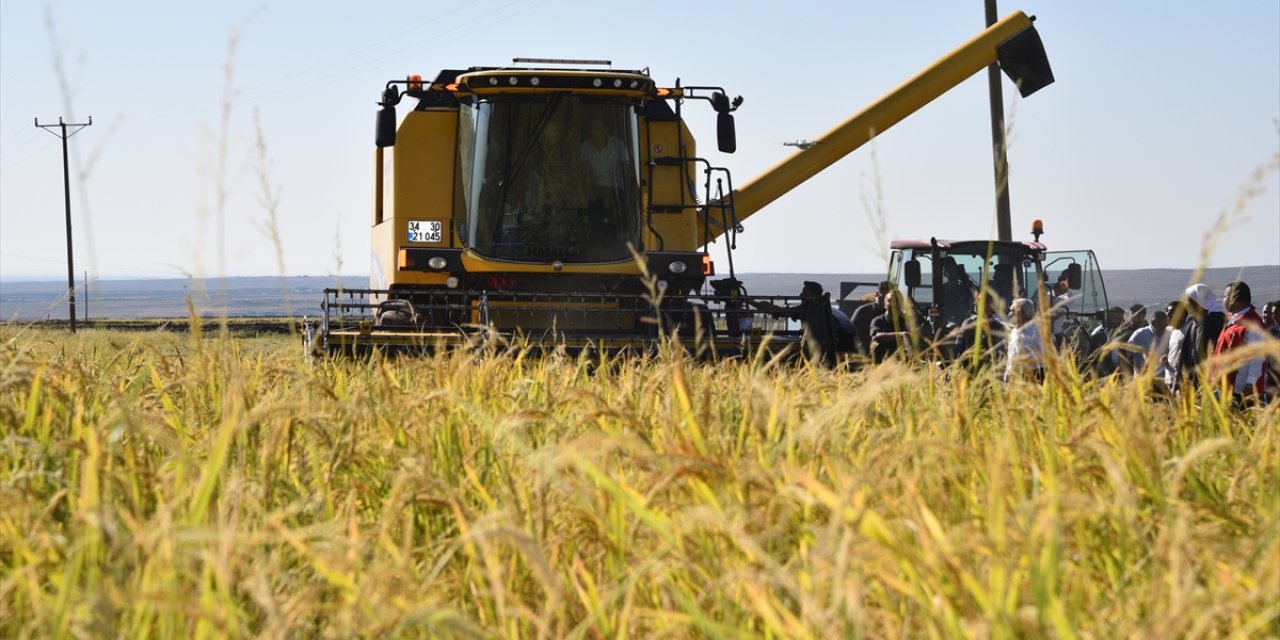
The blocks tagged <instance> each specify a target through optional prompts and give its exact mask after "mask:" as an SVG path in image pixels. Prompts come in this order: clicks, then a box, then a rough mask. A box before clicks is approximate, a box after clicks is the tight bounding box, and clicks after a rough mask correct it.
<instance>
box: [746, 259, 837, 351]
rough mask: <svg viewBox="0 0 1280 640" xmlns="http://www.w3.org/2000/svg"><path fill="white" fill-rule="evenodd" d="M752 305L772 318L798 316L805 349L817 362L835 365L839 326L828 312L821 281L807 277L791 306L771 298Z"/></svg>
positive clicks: (827, 300) (829, 300) (829, 305)
mask: <svg viewBox="0 0 1280 640" xmlns="http://www.w3.org/2000/svg"><path fill="white" fill-rule="evenodd" d="M755 306H756V308H757V309H760V310H761V311H765V312H767V313H768V314H769V315H771V316H773V317H775V318H790V319H792V320H799V321H800V324H801V326H802V327H804V347H805V352H806V353H807V354H808V355H809V357H810V358H812V359H813V360H814V361H816V362H821V363H822V364H824V365H826V366H828V367H834V366H835V364H836V340H837V339H838V338H839V331H840V328H839V325H838V321H837V320H836V317H835V315H834V314H832V313H831V295H830V294H828V293H824V292H823V290H822V285H821V284H818V283H817V282H813V281H812V280H806V281H805V283H804V288H803V289H801V290H800V304H798V305H796V306H794V307H781V306H778V305H776V304H772V303H770V302H756V303H755Z"/></svg>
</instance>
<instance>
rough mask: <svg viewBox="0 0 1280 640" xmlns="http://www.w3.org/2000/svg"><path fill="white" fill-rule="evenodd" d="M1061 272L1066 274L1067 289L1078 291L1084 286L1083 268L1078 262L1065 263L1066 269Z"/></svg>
mask: <svg viewBox="0 0 1280 640" xmlns="http://www.w3.org/2000/svg"><path fill="white" fill-rule="evenodd" d="M1063 273H1065V274H1066V276H1067V288H1068V289H1071V290H1073V291H1079V290H1080V288H1081V287H1083V286H1084V270H1083V269H1081V268H1080V263H1079V262H1073V263H1071V264H1069V265H1067V269H1066V271H1064V272H1063Z"/></svg>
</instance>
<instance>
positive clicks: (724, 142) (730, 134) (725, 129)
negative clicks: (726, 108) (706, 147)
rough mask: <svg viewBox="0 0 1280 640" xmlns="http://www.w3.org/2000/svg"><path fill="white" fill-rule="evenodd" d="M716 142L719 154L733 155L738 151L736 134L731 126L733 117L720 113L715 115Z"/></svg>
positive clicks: (732, 125)
mask: <svg viewBox="0 0 1280 640" xmlns="http://www.w3.org/2000/svg"><path fill="white" fill-rule="evenodd" d="M716 142H718V143H719V146H720V153H733V152H734V151H737V150H738V133H737V130H736V128H735V127H734V124H733V115H732V114H728V113H720V114H717V115H716Z"/></svg>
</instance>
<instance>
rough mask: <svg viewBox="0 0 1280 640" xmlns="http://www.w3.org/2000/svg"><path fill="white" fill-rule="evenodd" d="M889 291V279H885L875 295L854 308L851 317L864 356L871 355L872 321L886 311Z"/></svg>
mask: <svg viewBox="0 0 1280 640" xmlns="http://www.w3.org/2000/svg"><path fill="white" fill-rule="evenodd" d="M888 293H889V281H888V280H885V281H883V282H881V283H880V286H879V287H877V288H876V293H875V296H874V297H873V298H872V299H871V300H870V301H868V302H865V303H863V305H862V306H860V307H858V308H857V309H854V311H853V317H852V318H850V321H851V322H852V323H853V332H854V337H855V338H856V339H857V347H858V353H861V354H862V355H864V356H869V355H871V321H872V320H873V319H874V318H875V317H876V316H878V315H880V314H882V313H884V297H885V295H886V294H888Z"/></svg>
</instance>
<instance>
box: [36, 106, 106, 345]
mask: <svg viewBox="0 0 1280 640" xmlns="http://www.w3.org/2000/svg"><path fill="white" fill-rule="evenodd" d="M92 124H93V116H89V122H87V123H84V124H72V123H67V122H63V121H62V118H58V124H40V118H36V126H37V127H40V128H41V129H44V130H45V131H48V132H49V133H52V134H53V135H55V136H58V137H59V138H62V198H63V202H64V203H65V204H66V209H67V302H68V303H69V304H70V305H71V333H75V332H76V267H75V262H74V260H73V259H72V254H71V171H70V168H69V167H68V165H67V138H70V137H71V136H74V135H75V134H77V133H79V131H80V130H81V129H83V128H85V127H87V126H89V125H92ZM67 127H75V129H74V130H73V131H71V132H70V133H67ZM55 128H57V129H59V130H60V132H55V131H54V129H55Z"/></svg>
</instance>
